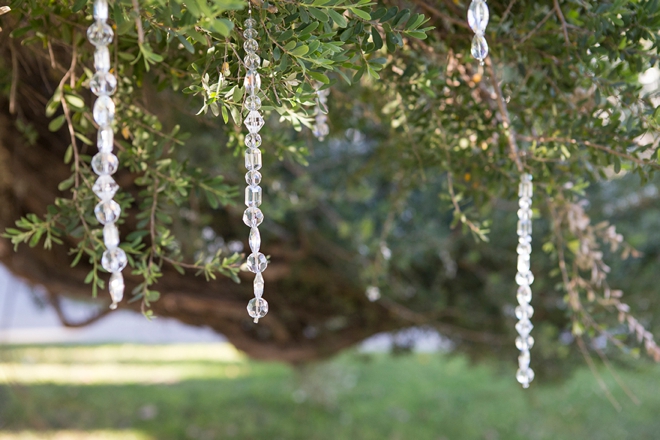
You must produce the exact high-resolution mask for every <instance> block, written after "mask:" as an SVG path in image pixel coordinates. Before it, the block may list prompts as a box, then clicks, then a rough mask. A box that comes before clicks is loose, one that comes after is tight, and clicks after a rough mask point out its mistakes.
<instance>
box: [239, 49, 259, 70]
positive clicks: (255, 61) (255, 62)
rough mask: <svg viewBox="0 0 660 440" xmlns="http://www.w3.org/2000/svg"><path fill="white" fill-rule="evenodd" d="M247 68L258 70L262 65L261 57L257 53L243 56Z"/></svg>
mask: <svg viewBox="0 0 660 440" xmlns="http://www.w3.org/2000/svg"><path fill="white" fill-rule="evenodd" d="M243 62H244V63H245V67H246V68H247V70H257V69H258V68H259V66H260V65H261V58H259V55H257V54H256V53H251V52H249V53H247V54H246V55H245V57H244V58H243Z"/></svg>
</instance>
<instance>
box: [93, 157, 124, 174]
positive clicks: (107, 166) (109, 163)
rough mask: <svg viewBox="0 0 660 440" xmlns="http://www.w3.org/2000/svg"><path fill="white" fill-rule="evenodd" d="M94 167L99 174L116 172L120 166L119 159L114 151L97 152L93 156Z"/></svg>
mask: <svg viewBox="0 0 660 440" xmlns="http://www.w3.org/2000/svg"><path fill="white" fill-rule="evenodd" d="M92 168H93V169H94V172H95V173H96V174H98V175H99V176H107V175H110V174H114V173H116V172H117V168H119V159H117V156H115V155H114V154H112V153H96V155H95V156H94V157H92Z"/></svg>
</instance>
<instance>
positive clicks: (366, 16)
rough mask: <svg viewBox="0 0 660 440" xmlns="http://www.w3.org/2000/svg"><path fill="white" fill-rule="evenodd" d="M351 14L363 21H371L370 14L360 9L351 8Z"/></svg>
mask: <svg viewBox="0 0 660 440" xmlns="http://www.w3.org/2000/svg"><path fill="white" fill-rule="evenodd" d="M351 12H352V13H353V14H355V15H357V16H358V17H360V18H361V19H363V20H371V14H369V13H368V12H367V11H363V10H362V9H358V8H352V9H351Z"/></svg>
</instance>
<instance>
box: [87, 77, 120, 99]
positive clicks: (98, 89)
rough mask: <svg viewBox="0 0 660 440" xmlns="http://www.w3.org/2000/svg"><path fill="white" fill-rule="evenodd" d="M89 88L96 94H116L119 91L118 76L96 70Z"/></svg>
mask: <svg viewBox="0 0 660 440" xmlns="http://www.w3.org/2000/svg"><path fill="white" fill-rule="evenodd" d="M89 88H90V90H91V91H92V93H93V94H95V95H96V96H101V95H114V93H115V92H116V91H117V78H115V76H114V75H113V74H112V73H108V72H96V73H95V74H94V76H93V77H92V79H91V80H90V82H89Z"/></svg>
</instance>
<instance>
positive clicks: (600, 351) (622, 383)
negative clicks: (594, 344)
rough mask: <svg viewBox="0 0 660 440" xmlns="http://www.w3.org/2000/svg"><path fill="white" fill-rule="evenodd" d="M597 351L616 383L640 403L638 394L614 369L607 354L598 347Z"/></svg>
mask: <svg viewBox="0 0 660 440" xmlns="http://www.w3.org/2000/svg"><path fill="white" fill-rule="evenodd" d="M595 351H596V353H598V356H600V359H601V360H602V361H603V364H605V366H606V367H607V369H608V370H609V372H610V374H611V375H612V377H613V378H614V380H615V381H616V383H617V384H619V387H621V389H622V390H623V392H624V393H626V395H627V396H628V397H629V398H630V400H631V401H632V402H633V403H634V404H635V405H640V404H641V402H640V401H639V399H638V398H637V396H636V395H635V394H634V393H633V392H632V391H631V390H630V388H628V387H627V386H626V384H625V383H624V382H623V380H622V379H621V376H619V375H618V374H617V372H616V371H614V368H612V363H611V362H610V361H609V359H607V356H606V355H605V353H603V351H602V350H598V349H596V350H595Z"/></svg>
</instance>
